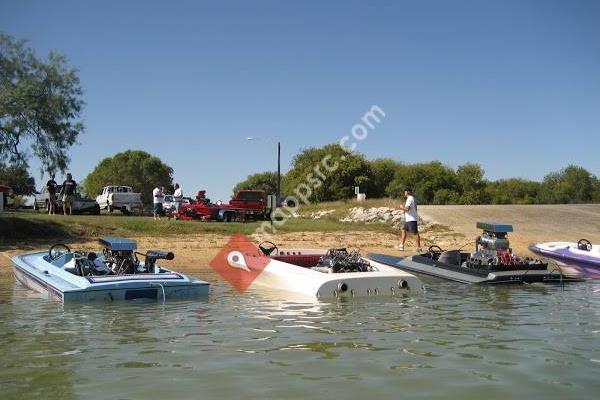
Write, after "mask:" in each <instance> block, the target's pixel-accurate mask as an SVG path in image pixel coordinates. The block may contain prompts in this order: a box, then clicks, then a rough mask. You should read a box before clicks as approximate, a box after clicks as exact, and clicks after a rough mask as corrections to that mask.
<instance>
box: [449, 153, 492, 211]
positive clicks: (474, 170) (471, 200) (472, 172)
mask: <svg viewBox="0 0 600 400" xmlns="http://www.w3.org/2000/svg"><path fill="white" fill-rule="evenodd" d="M484 175H485V172H484V170H483V168H481V166H480V165H479V164H473V163H467V164H464V165H461V166H459V167H458V168H457V170H456V180H457V181H458V184H459V188H460V191H461V196H460V203H461V204H485V203H487V202H489V197H488V195H487V193H486V191H485V188H486V185H487V182H486V181H485V179H484Z"/></svg>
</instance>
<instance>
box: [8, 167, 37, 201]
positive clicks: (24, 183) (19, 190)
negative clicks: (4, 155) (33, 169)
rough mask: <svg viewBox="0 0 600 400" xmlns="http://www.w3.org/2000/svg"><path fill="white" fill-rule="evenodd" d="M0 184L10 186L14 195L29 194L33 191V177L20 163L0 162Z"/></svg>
mask: <svg viewBox="0 0 600 400" xmlns="http://www.w3.org/2000/svg"><path fill="white" fill-rule="evenodd" d="M0 184H3V185H8V186H10V187H11V188H12V189H13V192H14V193H15V194H16V195H22V196H29V195H31V194H33V193H34V192H35V179H33V177H32V176H31V175H29V171H27V168H26V167H25V166H24V165H22V164H21V165H18V164H12V165H5V164H3V163H0Z"/></svg>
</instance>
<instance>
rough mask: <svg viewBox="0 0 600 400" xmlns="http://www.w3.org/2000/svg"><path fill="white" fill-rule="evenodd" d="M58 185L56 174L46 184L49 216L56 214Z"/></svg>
mask: <svg viewBox="0 0 600 400" xmlns="http://www.w3.org/2000/svg"><path fill="white" fill-rule="evenodd" d="M57 187H58V184H57V183H56V181H55V180H54V174H52V175H50V179H49V180H48V182H46V192H48V214H49V215H50V214H56V189H57Z"/></svg>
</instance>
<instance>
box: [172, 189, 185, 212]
mask: <svg viewBox="0 0 600 400" xmlns="http://www.w3.org/2000/svg"><path fill="white" fill-rule="evenodd" d="M173 187H174V188H175V191H174V192H173V201H174V202H175V211H177V212H179V208H180V207H181V202H182V201H183V190H182V189H181V187H180V186H179V183H176V184H175V186H173Z"/></svg>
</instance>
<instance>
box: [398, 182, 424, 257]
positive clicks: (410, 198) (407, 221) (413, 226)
mask: <svg viewBox="0 0 600 400" xmlns="http://www.w3.org/2000/svg"><path fill="white" fill-rule="evenodd" d="M404 196H406V203H405V204H404V207H403V206H400V207H398V208H399V209H400V210H402V211H404V226H403V227H402V237H401V241H402V242H401V243H400V245H398V246H396V248H397V249H398V250H400V251H404V243H405V242H406V232H407V231H408V232H410V233H412V234H414V235H416V237H417V252H421V236H419V227H418V224H419V214H418V213H417V201H416V200H415V197H414V194H413V191H412V188H411V187H410V186H407V187H406V189H405V190H404Z"/></svg>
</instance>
